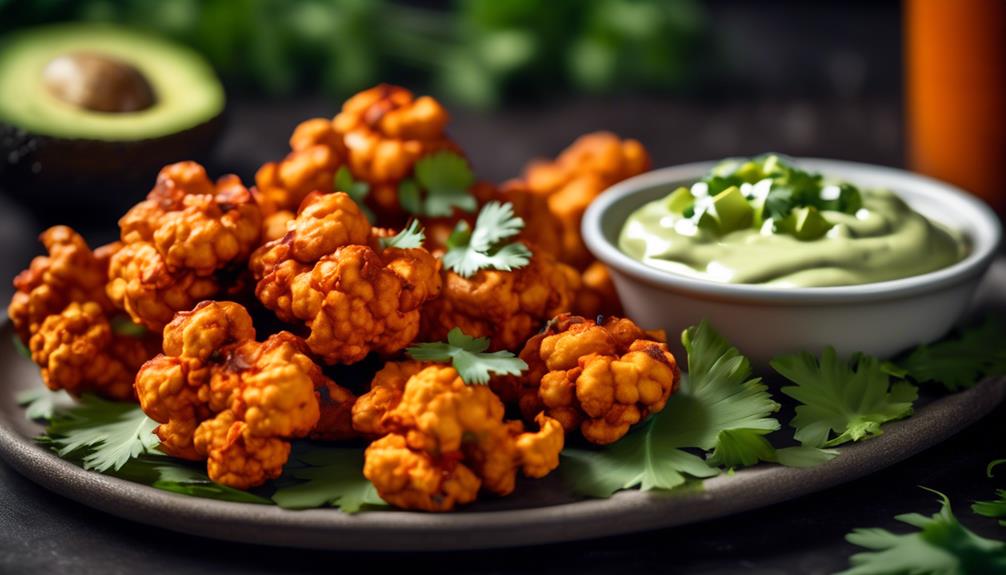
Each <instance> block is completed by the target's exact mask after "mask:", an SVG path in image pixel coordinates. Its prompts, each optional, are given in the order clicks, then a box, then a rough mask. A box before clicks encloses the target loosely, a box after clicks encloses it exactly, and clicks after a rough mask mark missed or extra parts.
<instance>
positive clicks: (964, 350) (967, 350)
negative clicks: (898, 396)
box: [897, 319, 1006, 391]
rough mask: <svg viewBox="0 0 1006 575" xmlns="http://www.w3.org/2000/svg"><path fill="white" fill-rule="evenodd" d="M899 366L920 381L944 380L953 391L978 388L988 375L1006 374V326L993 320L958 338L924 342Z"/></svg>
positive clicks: (942, 381) (963, 332) (902, 360)
mask: <svg viewBox="0 0 1006 575" xmlns="http://www.w3.org/2000/svg"><path fill="white" fill-rule="evenodd" d="M897 365H898V366H899V367H901V368H903V369H904V370H905V371H906V372H907V373H908V376H909V377H911V378H912V379H913V380H915V381H918V382H919V383H925V382H930V381H932V382H940V383H942V384H943V385H944V386H945V387H946V388H947V389H948V390H950V391H957V390H959V389H964V388H969V387H974V386H975V384H977V383H978V382H979V381H981V379H982V377H984V376H989V375H1006V329H1004V328H1003V326H1002V324H1001V323H999V322H998V321H996V320H994V319H989V320H987V321H985V322H984V323H983V324H981V325H979V326H977V327H971V328H967V329H964V330H962V331H961V332H960V334H958V335H957V337H954V338H951V339H945V340H943V341H940V342H937V343H934V344H930V345H920V346H919V347H917V348H915V349H914V350H912V352H911V353H909V354H908V356H907V357H905V358H904V359H901V360H900V361H898V362H897Z"/></svg>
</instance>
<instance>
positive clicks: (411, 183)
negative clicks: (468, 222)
mask: <svg viewBox="0 0 1006 575" xmlns="http://www.w3.org/2000/svg"><path fill="white" fill-rule="evenodd" d="M414 174H415V177H414V178H413V179H411V180H405V181H403V182H402V183H401V184H400V185H399V187H398V201H399V204H400V205H401V206H402V208H403V209H404V210H406V211H408V212H410V213H413V214H416V215H419V216H430V217H448V216H451V215H453V214H454V209H455V208H457V209H459V210H462V211H465V212H474V211H475V210H476V209H477V208H478V201H477V200H476V199H475V197H474V196H472V195H471V194H470V193H469V192H468V190H469V188H471V186H472V184H474V183H475V174H474V173H473V172H472V169H471V167H470V166H469V165H468V161H467V160H465V159H464V158H463V157H461V156H460V155H458V154H457V153H455V152H452V151H450V150H445V151H441V152H436V153H433V154H429V155H427V156H424V157H423V158H421V159H420V160H419V161H418V162H416V166H415V169H414Z"/></svg>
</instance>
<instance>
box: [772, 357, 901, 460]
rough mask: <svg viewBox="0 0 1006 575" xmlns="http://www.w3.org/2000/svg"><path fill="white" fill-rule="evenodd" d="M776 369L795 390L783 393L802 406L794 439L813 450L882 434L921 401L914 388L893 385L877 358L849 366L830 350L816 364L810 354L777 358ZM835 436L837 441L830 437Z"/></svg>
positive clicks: (785, 389)
mask: <svg viewBox="0 0 1006 575" xmlns="http://www.w3.org/2000/svg"><path fill="white" fill-rule="evenodd" d="M771 365H772V368H773V369H775V370H776V371H778V372H779V373H780V374H781V375H782V376H783V377H785V378H786V379H788V380H790V381H792V382H793V383H795V384H796V385H795V386H789V387H783V388H782V392H783V393H785V394H786V395H788V396H790V397H792V398H793V399H796V400H797V401H799V402H800V403H801V404H802V405H799V406H797V408H796V417H794V418H793V421H791V422H790V425H791V426H793V427H795V428H796V430H797V431H796V439H797V440H798V441H799V442H800V443H802V444H804V445H809V446H813V447H833V446H836V445H841V444H843V443H846V442H849V441H859V440H861V439H865V438H869V437H873V436H876V435H880V434H881V433H883V430H882V429H881V427H880V426H881V424H883V423H886V422H888V421H894V420H896V419H902V418H905V417H908V416H909V415H911V414H912V403H914V402H915V400H916V398H917V397H918V390H917V389H916V388H915V386H914V385H912V384H910V383H908V382H905V381H896V382H893V383H892V382H891V376H890V373H889V372H888V370H886V369H885V368H884V365H883V364H882V363H881V362H880V361H879V360H878V359H876V358H874V357H871V356H867V355H861V354H857V355H855V356H853V357H852V358H851V359H850V360H849V361H842V360H840V359H839V358H838V354H837V353H836V352H835V349H834V348H832V347H828V348H826V349H825V350H824V353H823V354H822V355H821V360H820V362H818V360H817V358H815V357H814V356H813V355H812V354H809V353H800V354H796V355H789V356H783V357H777V358H776V359H773V360H772V362H771ZM832 432H834V433H835V434H836V436H835V437H832V438H830V439H829V437H830V436H831V433H832Z"/></svg>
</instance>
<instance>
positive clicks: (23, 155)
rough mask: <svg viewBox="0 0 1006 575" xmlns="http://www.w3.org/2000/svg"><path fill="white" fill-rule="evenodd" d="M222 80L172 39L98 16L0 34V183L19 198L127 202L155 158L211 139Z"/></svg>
mask: <svg viewBox="0 0 1006 575" xmlns="http://www.w3.org/2000/svg"><path fill="white" fill-rule="evenodd" d="M224 103H225V98H224V90H223V86H222V85H221V84H220V81H219V79H218V78H217V76H216V74H215V73H214V71H213V69H212V68H211V67H210V65H209V63H207V62H206V60H205V59H203V57H202V56H200V55H199V54H197V53H196V52H194V51H192V50H190V49H188V48H185V47H183V46H179V45H177V44H174V43H171V42H168V41H165V40H161V39H158V38H156V37H152V36H149V35H146V34H143V33H140V32H134V31H130V30H126V29H122V28H118V27H114V26H109V25H102V24H65V25H53V26H46V27H43V28H36V29H31V30H27V31H24V32H19V33H16V34H14V35H11V36H9V37H8V38H7V39H6V40H5V42H4V43H3V45H2V46H0V189H2V190H3V191H5V192H6V193H8V194H10V195H14V196H16V197H20V198H23V199H26V200H27V201H29V203H33V204H40V203H49V202H50V201H51V200H58V201H60V202H61V203H62V205H83V204H94V203H101V204H110V205H120V204H126V203H131V202H132V201H135V200H136V199H137V198H138V197H142V196H143V195H144V194H145V193H146V191H147V189H148V188H149V187H150V185H151V183H152V182H153V181H154V178H155V177H156V174H157V171H158V170H159V169H160V168H161V167H162V166H164V165H165V164H168V163H171V162H175V161H180V160H189V159H194V160H200V159H202V156H204V155H205V154H206V153H207V152H208V151H209V148H210V147H211V146H212V143H213V141H214V140H215V138H216V136H217V134H218V133H219V130H220V128H221V127H222V123H223V122H222V118H223V110H224Z"/></svg>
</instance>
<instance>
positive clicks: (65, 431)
mask: <svg viewBox="0 0 1006 575" xmlns="http://www.w3.org/2000/svg"><path fill="white" fill-rule="evenodd" d="M155 427H157V422H156V421H154V420H152V419H150V418H149V417H147V416H146V414H144V413H143V411H142V410H141V409H140V406H139V405H136V404H133V403H124V402H116V401H107V400H104V399H101V398H99V397H96V396H93V395H84V396H82V397H81V398H80V401H79V402H78V403H76V404H75V405H73V406H71V407H68V408H67V409H65V410H61V411H59V412H55V413H51V421H50V423H49V426H48V427H47V428H46V433H45V435H43V436H42V437H41V438H39V440H40V441H41V442H43V443H45V444H48V445H51V446H52V448H53V449H54V450H55V451H56V453H57V454H59V456H60V457H65V456H68V455H71V454H76V453H78V452H85V453H84V454H83V456H82V458H81V464H82V465H83V467H84V469H93V470H95V471H107V470H118V469H120V468H121V467H122V466H123V465H125V464H126V462H127V461H129V460H130V459H133V458H136V457H138V456H140V455H141V454H144V453H151V452H153V450H154V448H155V447H157V445H158V444H159V443H160V440H159V439H158V438H157V436H156V435H154V428H155Z"/></svg>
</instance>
